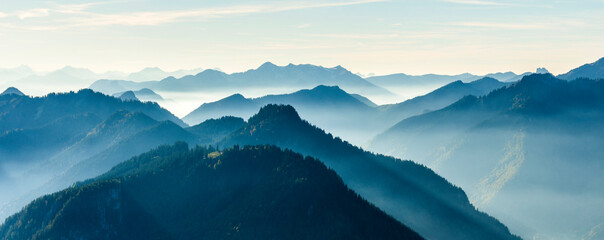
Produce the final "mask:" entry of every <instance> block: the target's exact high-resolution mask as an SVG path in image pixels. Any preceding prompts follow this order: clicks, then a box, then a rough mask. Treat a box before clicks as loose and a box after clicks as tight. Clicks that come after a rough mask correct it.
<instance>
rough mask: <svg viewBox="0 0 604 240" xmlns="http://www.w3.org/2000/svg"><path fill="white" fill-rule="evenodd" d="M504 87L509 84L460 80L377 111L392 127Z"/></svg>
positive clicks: (487, 78)
mask: <svg viewBox="0 0 604 240" xmlns="http://www.w3.org/2000/svg"><path fill="white" fill-rule="evenodd" d="M506 85H509V83H503V82H500V81H498V80H496V79H494V78H489V77H485V78H482V79H479V80H476V81H473V82H470V83H464V82H462V81H461V80H458V81H455V82H452V83H449V84H447V85H445V86H443V87H440V88H438V89H436V90H434V91H432V92H430V93H428V94H426V95H423V96H419V97H415V98H412V99H409V100H407V101H404V102H401V103H397V104H390V105H383V106H380V107H379V108H378V109H379V110H380V111H382V112H383V114H384V115H385V116H383V117H381V118H383V119H384V120H390V121H389V122H388V123H387V124H386V125H387V126H392V125H394V124H395V123H397V122H398V121H401V120H403V119H406V118H408V117H411V116H414V115H418V114H422V113H426V112H431V111H434V110H438V109H441V108H444V107H446V106H448V105H450V104H452V103H454V102H456V101H457V100H459V99H461V98H462V97H464V96H467V95H474V96H482V95H486V94H488V93H489V92H491V91H493V90H495V89H498V88H502V87H504V86H506ZM384 130H385V129H384Z"/></svg>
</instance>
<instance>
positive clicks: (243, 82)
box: [90, 63, 396, 98]
mask: <svg viewBox="0 0 604 240" xmlns="http://www.w3.org/2000/svg"><path fill="white" fill-rule="evenodd" d="M318 85H331V86H334V85H337V86H340V87H341V88H343V89H345V90H346V91H349V92H353V93H358V94H362V95H364V96H368V97H370V98H373V97H378V98H380V97H383V98H395V97H396V95H394V94H392V93H391V92H389V91H387V90H385V89H383V88H381V87H378V86H375V85H374V84H372V83H370V82H368V81H366V80H365V79H363V78H361V77H359V76H357V75H355V74H353V73H351V72H350V71H348V70H346V69H344V68H342V67H340V66H337V67H334V68H324V67H320V66H314V65H293V64H290V65H287V66H276V65H274V64H272V63H265V64H263V65H262V66H260V67H259V68H257V69H253V70H248V71H246V72H241V73H233V74H226V73H223V72H220V71H216V70H210V69H208V70H205V71H203V72H200V73H198V74H196V75H189V76H184V77H182V78H174V77H168V78H165V79H163V80H161V81H148V82H140V83H137V82H130V81H112V80H101V81H96V82H95V83H93V84H92V85H90V88H91V89H94V90H96V91H100V92H104V93H107V94H111V93H116V92H121V91H126V90H135V89H141V88H150V89H153V90H155V91H169V92H204V91H205V92H216V91H230V92H241V90H244V89H245V90H247V91H250V90H253V89H258V90H263V91H264V92H266V91H267V89H280V91H279V92H283V91H295V90H298V89H304V88H314V87H316V86H318Z"/></svg>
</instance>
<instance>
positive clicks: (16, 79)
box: [0, 66, 202, 95]
mask: <svg viewBox="0 0 604 240" xmlns="http://www.w3.org/2000/svg"><path fill="white" fill-rule="evenodd" d="M201 71H202V69H200V68H198V69H191V70H177V71H173V72H165V71H163V70H161V69H159V68H145V69H143V70H141V71H139V72H133V73H124V72H118V71H108V72H104V73H95V72H93V71H91V70H89V69H87V68H76V67H71V66H66V67H63V68H61V69H58V70H54V71H50V72H36V71H34V70H32V69H31V68H29V67H27V66H20V67H17V68H11V69H0V87H8V86H15V87H18V88H20V89H23V90H25V91H26V92H29V93H31V94H33V95H44V94H46V93H48V92H49V91H53V92H66V91H73V90H78V89H82V88H85V87H88V86H89V85H90V84H92V83H93V82H94V81H96V80H99V79H126V80H130V81H158V80H161V79H164V78H167V77H170V76H174V77H179V78H180V77H184V76H187V75H194V74H197V73H199V72H201ZM131 90H138V89H131Z"/></svg>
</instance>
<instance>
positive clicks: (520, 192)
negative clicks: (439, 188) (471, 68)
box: [369, 74, 604, 239]
mask: <svg viewBox="0 0 604 240" xmlns="http://www.w3.org/2000/svg"><path fill="white" fill-rule="evenodd" d="M603 91H604V84H603V82H602V81H601V80H589V79H578V80H574V81H564V80H561V79H558V78H556V77H554V76H552V75H551V74H534V75H530V76H526V77H524V78H523V79H522V80H521V81H519V82H517V83H514V84H512V85H510V86H507V87H504V88H500V89H497V90H495V91H493V92H491V93H489V94H488V95H486V96H482V97H475V96H467V97H464V98H463V99H461V100H459V101H457V102H456V103H454V104H452V105H450V106H448V107H446V108H443V109H441V110H437V111H433V112H429V113H425V114H422V115H419V116H415V117H411V118H408V119H405V120H403V121H401V122H399V123H398V124H396V125H395V126H393V127H392V128H390V129H388V130H387V131H386V132H384V133H382V134H380V135H378V136H377V137H376V138H375V139H374V140H373V141H372V142H371V144H370V145H369V149H371V150H373V151H376V152H380V153H384V154H388V155H392V156H396V157H401V158H410V159H414V160H415V161H418V162H419V163H422V164H425V165H427V166H429V167H430V168H432V169H434V170H435V171H436V172H437V173H439V174H441V175H442V176H444V177H445V178H447V179H449V180H450V181H452V182H453V183H455V184H459V185H460V186H461V187H462V188H463V189H465V190H466V191H468V193H469V195H470V198H471V200H472V202H473V203H474V204H476V205H477V206H478V207H479V208H480V209H484V210H486V211H487V212H489V213H492V214H494V215H495V216H496V217H497V218H498V219H501V220H503V221H504V222H506V223H508V224H509V226H510V227H511V228H512V230H513V231H514V232H517V233H519V234H521V235H522V236H524V237H527V238H534V237H537V238H538V237H541V238H548V239H578V238H581V237H582V236H583V234H585V233H587V232H589V231H590V229H592V228H594V227H595V226H598V225H600V224H601V223H603V222H604V218H603V216H604V212H602V211H600V209H601V208H598V207H596V206H597V205H601V204H603V203H604V202H602V200H601V199H604V198H602V197H603V195H602V194H601V193H602V192H601V191H600V190H599V189H600V186H602V184H604V178H602V175H601V172H602V171H604V168H602V164H601V161H600V160H601V159H602V157H603V156H604V151H603V150H602V148H601V146H604V141H602V138H601V136H602V135H603V134H604V122H603V121H602V119H604V111H603V109H604V97H603V95H602V94H601V93H602V92H603ZM527 194H528V195H529V196H527ZM552 209H556V211H552ZM571 209H572V210H571ZM556 216H565V217H556ZM542 219H550V220H548V221H542Z"/></svg>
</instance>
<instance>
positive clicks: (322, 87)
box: [311, 85, 344, 92]
mask: <svg viewBox="0 0 604 240" xmlns="http://www.w3.org/2000/svg"><path fill="white" fill-rule="evenodd" d="M311 91H338V92H339V91H344V90H342V89H341V88H340V87H338V86H325V85H319V86H316V87H315V88H313V89H311Z"/></svg>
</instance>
